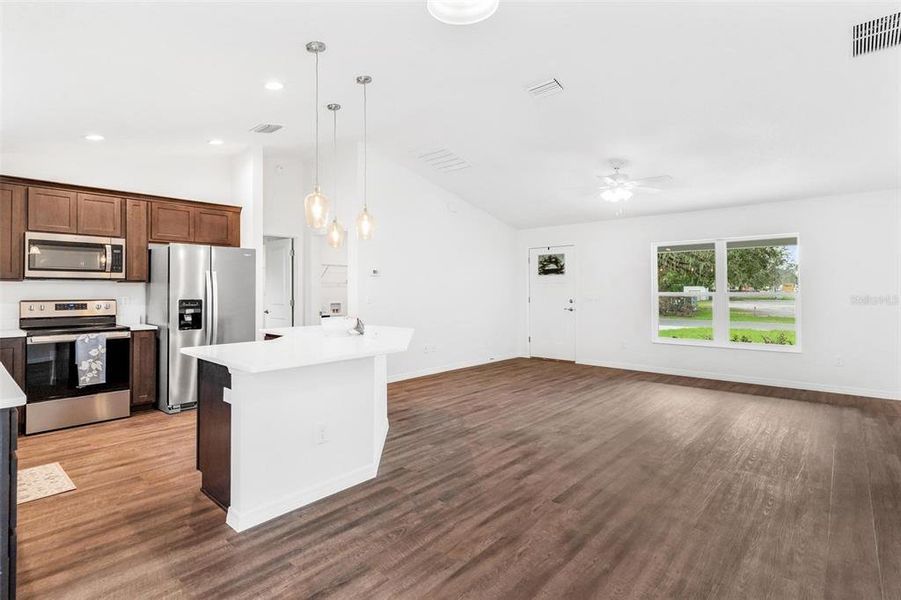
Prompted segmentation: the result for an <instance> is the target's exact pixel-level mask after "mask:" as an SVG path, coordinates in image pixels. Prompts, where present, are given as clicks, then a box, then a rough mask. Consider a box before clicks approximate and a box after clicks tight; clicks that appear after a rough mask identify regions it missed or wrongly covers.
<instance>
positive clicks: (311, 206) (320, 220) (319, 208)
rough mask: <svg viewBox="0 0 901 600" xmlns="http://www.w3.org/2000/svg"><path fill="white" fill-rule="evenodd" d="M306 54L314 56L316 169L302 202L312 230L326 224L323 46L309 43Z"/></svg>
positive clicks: (317, 43)
mask: <svg viewBox="0 0 901 600" xmlns="http://www.w3.org/2000/svg"><path fill="white" fill-rule="evenodd" d="M307 52H312V53H313V54H314V55H315V56H316V80H315V84H314V87H315V94H314V101H315V102H316V127H315V129H316V169H315V171H314V172H313V173H314V178H313V191H312V192H310V193H309V194H307V197H306V198H304V200H303V208H304V214H305V215H306V219H307V225H308V226H309V227H312V228H313V229H322V228H323V227H325V226H326V225H327V224H328V210H329V206H328V197H326V195H325V194H323V193H322V190H321V189H320V188H319V55H320V54H321V53H322V52H325V44H323V43H322V42H310V43H309V44H307Z"/></svg>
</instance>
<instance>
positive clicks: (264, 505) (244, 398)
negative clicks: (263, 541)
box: [181, 326, 413, 531]
mask: <svg viewBox="0 0 901 600" xmlns="http://www.w3.org/2000/svg"><path fill="white" fill-rule="evenodd" d="M263 332H264V333H269V334H272V335H280V336H283V337H281V338H279V339H275V340H269V341H261V342H244V343H239V344H223V345H219V346H201V347H194V348H183V349H182V350H181V352H182V353H183V354H186V355H188V356H194V357H197V358H200V359H203V360H207V361H210V362H214V363H217V364H220V365H224V366H225V367H228V369H229V372H230V373H231V384H230V385H231V387H230V388H226V389H225V390H224V393H223V400H224V401H225V402H227V403H229V404H230V405H231V432H230V440H231V441H230V456H231V482H230V486H231V487H230V504H229V508H228V514H227V517H226V523H227V524H228V525H229V526H230V527H231V528H232V529H234V530H235V531H244V530H246V529H248V528H250V527H254V526H256V525H259V524H260V523H263V522H265V521H268V520H270V519H273V518H276V517H278V516H280V515H284V514H286V513H288V512H290V511H292V510H295V509H297V508H300V507H302V506H306V505H307V504H310V503H311V502H315V501H317V500H319V499H321V498H325V497H326V496H330V495H332V494H334V493H337V492H339V491H341V490H344V489H347V488H349V487H352V486H354V485H358V484H360V483H362V482H364V481H367V480H369V479H373V478H374V477H375V476H376V475H377V474H378V468H379V463H380V461H381V457H382V450H383V448H384V445H385V440H386V438H387V435H388V369H387V357H386V356H385V355H386V354H391V353H395V352H403V351H405V350H406V349H407V347H408V346H409V344H410V340H411V339H412V336H413V330H412V329H407V328H402V327H377V326H374V327H367V328H366V334H365V335H348V336H343V337H330V336H328V335H326V334H325V332H324V331H323V330H322V328H321V327H285V328H278V329H265V330H263ZM201 402H203V400H201Z"/></svg>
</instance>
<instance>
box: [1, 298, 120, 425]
mask: <svg viewBox="0 0 901 600" xmlns="http://www.w3.org/2000/svg"><path fill="white" fill-rule="evenodd" d="M19 327H20V328H21V329H23V330H24V331H25V332H26V345H25V348H26V350H25V357H26V360H25V363H26V368H25V394H26V397H27V400H26V404H25V433H26V434H30V433H39V432H42V431H50V430H53V429H61V428H64V427H72V426H75V425H84V424H86V423H95V422H98V421H106V420H109V419H118V418H122V417H127V416H129V414H130V413H131V408H130V398H129V377H130V373H131V367H130V363H131V345H130V343H131V340H130V338H131V331H130V330H129V328H128V327H125V326H122V325H116V301H115V300H26V301H22V302H20V303H19ZM89 333H102V334H103V342H104V343H105V345H106V352H105V358H104V363H105V364H104V371H105V377H104V378H103V381H102V382H98V383H91V384H83V383H82V379H80V378H79V372H78V367H77V365H76V361H75V356H76V340H77V339H78V338H79V336H81V335H84V334H89Z"/></svg>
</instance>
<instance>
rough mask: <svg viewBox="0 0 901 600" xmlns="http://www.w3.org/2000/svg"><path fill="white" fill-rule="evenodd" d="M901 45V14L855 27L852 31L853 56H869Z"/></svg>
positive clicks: (887, 16) (880, 18)
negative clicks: (877, 51) (871, 53)
mask: <svg viewBox="0 0 901 600" xmlns="http://www.w3.org/2000/svg"><path fill="white" fill-rule="evenodd" d="M898 44H901V12H897V13H895V14H893V15H886V16H884V17H879V18H878V19H873V20H872V21H867V22H865V23H860V24H859V25H855V26H854V28H853V29H852V39H851V46H852V53H853V56H860V55H861V54H868V53H870V52H875V51H876V50H882V49H884V48H888V47H890V46H897V45H898Z"/></svg>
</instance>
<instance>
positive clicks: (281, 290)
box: [263, 238, 294, 327]
mask: <svg viewBox="0 0 901 600" xmlns="http://www.w3.org/2000/svg"><path fill="white" fill-rule="evenodd" d="M263 247H264V248H265V249H266V250H265V251H266V254H265V261H266V262H265V273H266V285H265V287H264V289H263V303H264V305H265V310H264V311H263V326H264V327H291V326H292V325H294V318H293V313H294V306H293V304H294V293H293V290H294V260H293V256H292V250H293V241H292V240H291V238H270V239H266V240H264V241H263Z"/></svg>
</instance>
